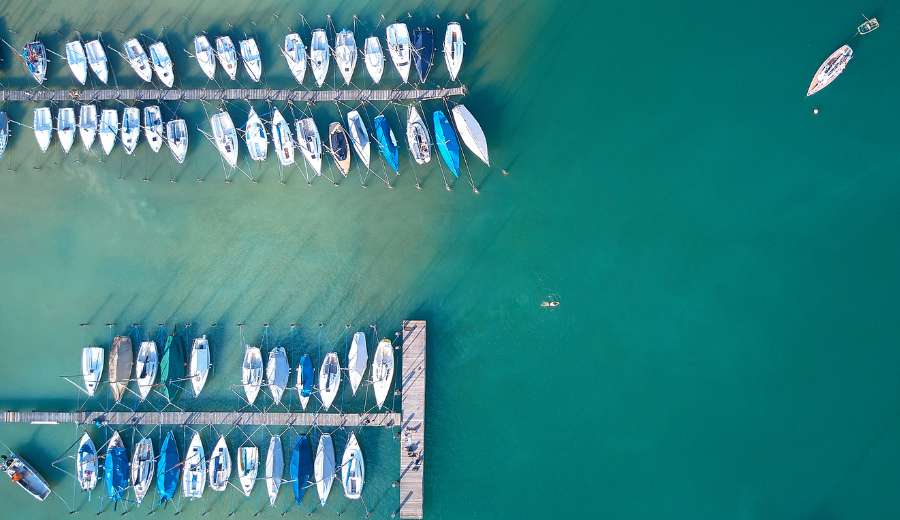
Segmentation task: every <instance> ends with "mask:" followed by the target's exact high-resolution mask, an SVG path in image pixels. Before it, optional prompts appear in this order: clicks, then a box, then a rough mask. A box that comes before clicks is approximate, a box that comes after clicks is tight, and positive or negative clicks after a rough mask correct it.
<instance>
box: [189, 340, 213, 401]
mask: <svg viewBox="0 0 900 520" xmlns="http://www.w3.org/2000/svg"><path fill="white" fill-rule="evenodd" d="M211 366H212V364H211V363H210V360H209V341H208V340H207V339H206V335H205V334H204V335H203V336H200V337H199V338H195V339H194V343H193V344H192V345H191V361H190V365H189V366H188V377H190V378H191V386H192V387H193V389H194V397H200V392H201V391H202V390H203V385H205V384H206V378H207V377H209V367H211Z"/></svg>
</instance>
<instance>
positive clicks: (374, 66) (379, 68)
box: [363, 36, 384, 84]
mask: <svg viewBox="0 0 900 520" xmlns="http://www.w3.org/2000/svg"><path fill="white" fill-rule="evenodd" d="M363 57H364V58H365V61H366V70H367V71H368V72H369V77H370V78H372V82H373V83H375V84H378V82H379V81H381V76H382V75H383V74H384V51H382V50H381V41H380V40H379V39H378V37H377V36H369V37H368V38H366V43H365V46H364V52H363Z"/></svg>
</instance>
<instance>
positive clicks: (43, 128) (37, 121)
mask: <svg viewBox="0 0 900 520" xmlns="http://www.w3.org/2000/svg"><path fill="white" fill-rule="evenodd" d="M33 126H34V138H35V139H36V140H37V143H38V147H40V149H41V151H42V152H46V151H47V149H48V148H50V140H51V139H53V116H52V115H51V114H50V109H49V108H47V107H40V108H35V109H34V125H33Z"/></svg>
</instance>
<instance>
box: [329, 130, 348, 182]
mask: <svg viewBox="0 0 900 520" xmlns="http://www.w3.org/2000/svg"><path fill="white" fill-rule="evenodd" d="M328 144H329V146H328V151H329V152H331V157H332V158H333V159H334V164H336V165H337V167H338V170H340V172H341V174H342V175H343V176H344V177H346V176H347V174H348V173H350V139H349V138H348V137H347V132H345V131H344V127H343V126H341V124H340V123H338V122H334V123H331V124H330V125H328Z"/></svg>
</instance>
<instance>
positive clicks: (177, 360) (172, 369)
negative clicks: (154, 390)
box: [159, 327, 185, 401]
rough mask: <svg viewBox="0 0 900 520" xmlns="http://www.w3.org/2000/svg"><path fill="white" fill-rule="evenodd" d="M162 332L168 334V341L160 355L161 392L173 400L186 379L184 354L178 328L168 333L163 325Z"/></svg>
mask: <svg viewBox="0 0 900 520" xmlns="http://www.w3.org/2000/svg"><path fill="white" fill-rule="evenodd" d="M161 333H162V334H164V335H165V336H166V342H165V344H163V348H162V355H161V356H160V357H159V393H161V394H162V395H163V397H165V398H166V399H167V400H169V401H172V400H173V399H175V397H177V395H178V392H179V389H180V387H181V381H182V380H183V379H184V366H185V365H184V355H183V354H182V349H181V339H180V338H179V337H178V336H177V328H176V329H173V330H172V334H166V331H165V328H163V327H161Z"/></svg>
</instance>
